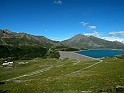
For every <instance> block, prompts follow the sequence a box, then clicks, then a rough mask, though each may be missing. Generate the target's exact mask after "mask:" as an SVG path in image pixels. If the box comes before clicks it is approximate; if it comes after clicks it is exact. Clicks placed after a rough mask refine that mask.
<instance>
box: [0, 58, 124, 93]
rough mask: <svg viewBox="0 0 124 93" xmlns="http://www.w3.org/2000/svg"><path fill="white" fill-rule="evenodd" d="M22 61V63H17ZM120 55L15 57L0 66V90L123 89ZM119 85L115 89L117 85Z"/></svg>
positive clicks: (85, 92) (121, 92) (96, 92)
mask: <svg viewBox="0 0 124 93" xmlns="http://www.w3.org/2000/svg"><path fill="white" fill-rule="evenodd" d="M20 62H23V63H25V64H20ZM123 65H124V59H123V56H121V57H118V58H106V59H101V60H94V61H76V60H67V59H66V60H63V61H61V60H58V59H39V58H37V59H34V60H17V61H15V62H14V65H13V68H2V67H1V69H0V77H1V78H0V81H1V83H2V82H3V83H4V82H5V84H0V91H1V92H4V93H5V91H7V93H124V88H122V87H123V86H124V74H123V72H124V68H123ZM119 86H121V88H120V89H118V90H117V87H119Z"/></svg>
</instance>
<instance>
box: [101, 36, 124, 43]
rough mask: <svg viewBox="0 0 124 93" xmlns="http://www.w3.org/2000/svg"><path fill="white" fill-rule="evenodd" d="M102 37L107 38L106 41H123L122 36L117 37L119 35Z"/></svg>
mask: <svg viewBox="0 0 124 93" xmlns="http://www.w3.org/2000/svg"><path fill="white" fill-rule="evenodd" d="M102 39H105V40H108V41H118V42H121V43H124V38H119V37H114V36H112V37H102Z"/></svg>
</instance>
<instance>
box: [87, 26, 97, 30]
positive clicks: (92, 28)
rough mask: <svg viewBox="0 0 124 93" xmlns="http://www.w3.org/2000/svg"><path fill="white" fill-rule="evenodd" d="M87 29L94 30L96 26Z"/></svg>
mask: <svg viewBox="0 0 124 93" xmlns="http://www.w3.org/2000/svg"><path fill="white" fill-rule="evenodd" d="M88 28H89V29H90V30H94V29H96V26H88Z"/></svg>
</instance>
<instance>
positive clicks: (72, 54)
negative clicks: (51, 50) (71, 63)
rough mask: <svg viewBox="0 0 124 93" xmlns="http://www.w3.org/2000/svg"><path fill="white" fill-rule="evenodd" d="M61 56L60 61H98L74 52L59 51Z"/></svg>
mask: <svg viewBox="0 0 124 93" xmlns="http://www.w3.org/2000/svg"><path fill="white" fill-rule="evenodd" d="M59 54H60V57H59V59H62V60H63V59H65V58H69V59H70V60H72V59H74V60H78V61H81V60H84V61H87V60H97V59H96V58H92V57H89V56H85V55H82V54H78V53H75V52H74V51H73V52H67V51H59Z"/></svg>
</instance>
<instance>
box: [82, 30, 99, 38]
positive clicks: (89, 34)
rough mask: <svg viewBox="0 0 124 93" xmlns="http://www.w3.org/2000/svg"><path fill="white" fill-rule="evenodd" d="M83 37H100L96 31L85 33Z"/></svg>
mask: <svg viewBox="0 0 124 93" xmlns="http://www.w3.org/2000/svg"><path fill="white" fill-rule="evenodd" d="M84 35H86V36H94V37H100V35H99V33H98V32H96V31H94V33H86V34H84Z"/></svg>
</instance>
